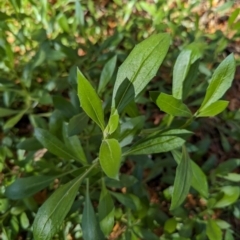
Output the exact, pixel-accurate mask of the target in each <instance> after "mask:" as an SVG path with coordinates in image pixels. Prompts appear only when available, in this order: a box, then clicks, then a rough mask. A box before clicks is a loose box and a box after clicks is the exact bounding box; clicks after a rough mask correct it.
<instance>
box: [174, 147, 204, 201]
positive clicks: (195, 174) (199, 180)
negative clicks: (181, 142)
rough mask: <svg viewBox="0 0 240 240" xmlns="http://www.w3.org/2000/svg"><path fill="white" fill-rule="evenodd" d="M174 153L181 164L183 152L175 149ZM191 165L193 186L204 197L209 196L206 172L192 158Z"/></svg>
mask: <svg viewBox="0 0 240 240" xmlns="http://www.w3.org/2000/svg"><path fill="white" fill-rule="evenodd" d="M172 155H173V157H174V159H175V160H176V162H177V164H180V162H181V159H182V154H181V153H180V152H179V151H177V150H173V151H172ZM191 167H192V187H193V188H194V189H196V190H197V191H198V192H199V193H200V194H201V195H202V196H203V197H205V198H207V197H208V182H207V177H206V175H205V173H204V172H203V171H202V169H201V168H200V167H199V166H198V165H197V164H196V163H195V162H194V161H192V160H191Z"/></svg>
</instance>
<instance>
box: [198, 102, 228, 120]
mask: <svg viewBox="0 0 240 240" xmlns="http://www.w3.org/2000/svg"><path fill="white" fill-rule="evenodd" d="M228 103H229V102H228V101H223V100H219V101H216V102H214V103H212V104H211V105H209V106H208V107H206V108H204V109H203V110H200V111H199V113H198V114H197V117H213V116H215V115H217V114H219V113H221V112H222V111H224V109H225V108H226V107H227V106H228Z"/></svg>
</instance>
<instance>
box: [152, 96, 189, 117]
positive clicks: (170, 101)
mask: <svg viewBox="0 0 240 240" xmlns="http://www.w3.org/2000/svg"><path fill="white" fill-rule="evenodd" d="M157 105H158V107H159V108H160V109H161V110H162V111H164V112H166V113H168V114H170V115H173V116H179V117H191V116H192V113H191V111H190V110H189V109H188V107H187V106H186V105H185V104H184V103H183V102H182V101H181V100H179V99H177V98H175V97H173V96H172V95H168V94H166V93H161V94H160V95H159V96H158V98H157Z"/></svg>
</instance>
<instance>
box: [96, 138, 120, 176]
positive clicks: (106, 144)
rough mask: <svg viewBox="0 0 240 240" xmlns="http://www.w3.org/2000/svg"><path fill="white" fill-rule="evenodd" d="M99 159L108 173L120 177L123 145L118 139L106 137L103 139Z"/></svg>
mask: <svg viewBox="0 0 240 240" xmlns="http://www.w3.org/2000/svg"><path fill="white" fill-rule="evenodd" d="M99 160H100V164H101V167H102V169H103V171H104V172H105V173H106V175H107V176H108V177H110V178H113V179H118V172H119V168H120V163H121V147H120V145H119V143H118V141H117V140H116V139H105V140H103V141H102V144H101V146H100V151H99Z"/></svg>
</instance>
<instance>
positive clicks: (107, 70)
mask: <svg viewBox="0 0 240 240" xmlns="http://www.w3.org/2000/svg"><path fill="white" fill-rule="evenodd" d="M116 63H117V56H114V57H112V58H111V59H109V60H108V62H107V63H106V64H105V65H104V68H103V70H102V73H101V76H100V81H99V85H98V93H101V92H102V91H103V90H104V88H105V87H106V85H107V84H108V82H109V81H110V80H111V78H112V75H113V73H114V69H115V66H116Z"/></svg>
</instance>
